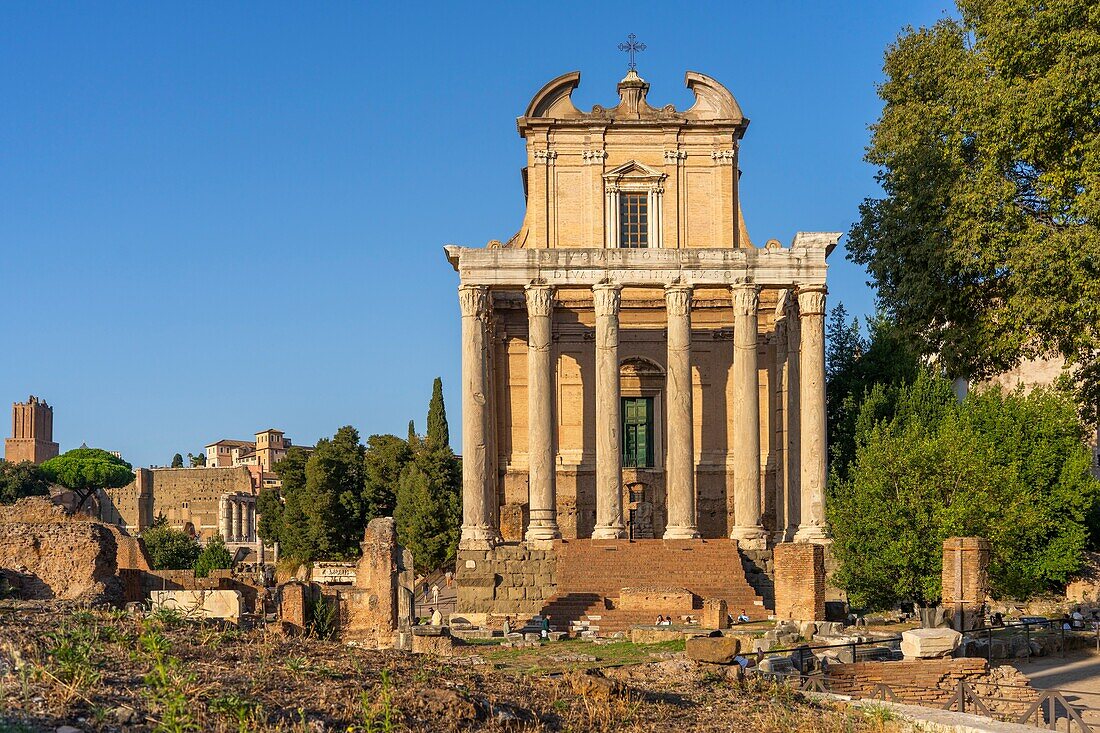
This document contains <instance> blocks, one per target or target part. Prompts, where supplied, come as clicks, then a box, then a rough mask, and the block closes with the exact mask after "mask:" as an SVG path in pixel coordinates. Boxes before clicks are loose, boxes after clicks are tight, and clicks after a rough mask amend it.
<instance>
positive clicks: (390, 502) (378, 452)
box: [363, 435, 413, 523]
mask: <svg viewBox="0 0 1100 733" xmlns="http://www.w3.org/2000/svg"><path fill="white" fill-rule="evenodd" d="M412 456H413V449H412V447H411V446H410V445H409V443H408V442H407V441H404V440H401V438H398V437H397V436H396V435H372V436H370V437H369V438H367V450H366V453H365V454H364V458H363V462H364V484H363V521H364V523H366V522H370V520H372V519H374V518H375V517H390V516H393V510H394V507H395V506H396V504H397V485H398V482H399V481H400V479H401V472H402V471H403V470H404V468H405V466H406V465H407V464H408V463H409V461H410V460H412Z"/></svg>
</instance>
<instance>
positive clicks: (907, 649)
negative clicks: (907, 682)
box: [901, 628, 962, 659]
mask: <svg viewBox="0 0 1100 733" xmlns="http://www.w3.org/2000/svg"><path fill="white" fill-rule="evenodd" d="M961 641H962V634H960V633H959V632H958V631H955V630H954V629H946V628H940V629H910V630H909V631H903V632H902V633H901V653H902V654H903V655H904V656H905V658H906V659H937V658H939V657H948V656H951V654H952V653H953V652H954V651H955V650H956V649H958V648H959V643H960V642H961Z"/></svg>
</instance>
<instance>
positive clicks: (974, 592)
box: [941, 537, 992, 631]
mask: <svg viewBox="0 0 1100 733" xmlns="http://www.w3.org/2000/svg"><path fill="white" fill-rule="evenodd" d="M991 554H992V547H991V546H990V544H989V540H986V539H984V538H982V537H948V538H947V539H946V540H944V542H943V572H942V575H941V581H942V584H943V605H944V607H945V608H946V609H947V611H948V612H949V613H952V614H954V617H955V621H956V623H955V624H954V625H955V628H956V629H957V630H959V631H962V630H968V629H974V628H980V627H981V626H982V625H984V618H983V616H982V604H984V603H985V601H986V598H987V597H988V595H989V558H990V555H991Z"/></svg>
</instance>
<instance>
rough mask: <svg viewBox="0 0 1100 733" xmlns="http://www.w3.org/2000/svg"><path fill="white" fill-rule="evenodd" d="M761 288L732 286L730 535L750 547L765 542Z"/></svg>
mask: <svg viewBox="0 0 1100 733" xmlns="http://www.w3.org/2000/svg"><path fill="white" fill-rule="evenodd" d="M759 301H760V288H759V287H758V286H756V285H752V284H743V285H737V286H734V288H733V316H734V324H733V348H734V353H733V431H732V432H733V445H734V458H733V491H734V507H733V511H734V526H733V529H732V530H731V531H730V539H734V540H737V542H738V544H739V545H740V546H741V547H743V548H745V549H750V550H762V549H765V548H766V547H767V545H768V534H767V532H765V531H764V525H763V523H762V522H761V511H760V375H759V372H758V365H757V357H756V349H757V315H756V311H757V307H758V305H759Z"/></svg>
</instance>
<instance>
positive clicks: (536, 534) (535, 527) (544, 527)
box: [523, 523, 561, 543]
mask: <svg viewBox="0 0 1100 733" xmlns="http://www.w3.org/2000/svg"><path fill="white" fill-rule="evenodd" d="M523 539H524V540H525V541H526V542H528V543H531V542H552V541H553V540H560V539H561V532H560V531H559V530H558V525H556V524H534V523H531V524H528V525H527V532H526V533H525V534H524V535H523Z"/></svg>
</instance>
